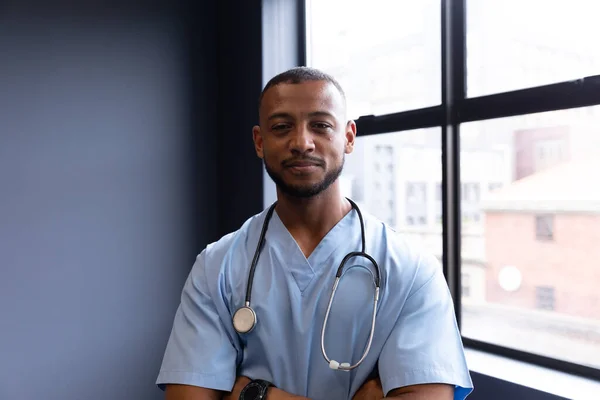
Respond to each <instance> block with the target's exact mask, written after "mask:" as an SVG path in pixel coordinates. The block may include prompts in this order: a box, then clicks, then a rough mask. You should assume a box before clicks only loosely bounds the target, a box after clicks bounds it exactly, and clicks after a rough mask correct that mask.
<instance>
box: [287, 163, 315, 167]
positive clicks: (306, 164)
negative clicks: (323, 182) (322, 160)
mask: <svg viewBox="0 0 600 400" xmlns="http://www.w3.org/2000/svg"><path fill="white" fill-rule="evenodd" d="M286 166H287V167H288V168H305V167H316V166H318V165H317V164H316V163H312V162H294V163H290V164H288V165H286Z"/></svg>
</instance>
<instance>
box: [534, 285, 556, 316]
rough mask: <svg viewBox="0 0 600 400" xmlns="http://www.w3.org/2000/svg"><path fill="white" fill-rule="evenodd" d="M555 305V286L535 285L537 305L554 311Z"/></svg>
mask: <svg viewBox="0 0 600 400" xmlns="http://www.w3.org/2000/svg"><path fill="white" fill-rule="evenodd" d="M554 306H555V299H554V287H552V286H536V287H535V307H536V308H538V309H540V310H550V311H553V310H554Z"/></svg>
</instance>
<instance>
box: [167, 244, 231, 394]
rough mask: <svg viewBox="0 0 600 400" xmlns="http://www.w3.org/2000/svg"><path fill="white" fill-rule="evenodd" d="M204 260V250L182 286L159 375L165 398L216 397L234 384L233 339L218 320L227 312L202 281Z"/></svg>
mask: <svg viewBox="0 0 600 400" xmlns="http://www.w3.org/2000/svg"><path fill="white" fill-rule="evenodd" d="M206 258H207V256H206V251H203V252H202V253H201V254H200V255H199V256H198V257H197V259H196V262H195V264H194V266H193V267H192V270H191V272H190V274H189V276H188V279H187V280H186V282H185V285H184V288H183V291H182V294H181V303H180V305H179V307H178V309H177V312H176V314H175V319H174V322H173V328H172V330H171V335H170V337H169V340H168V343H167V347H166V350H165V355H164V357H163V361H162V365H161V367H160V372H159V374H158V378H157V382H156V383H157V384H158V386H159V388H161V389H163V390H165V392H166V396H167V397H166V398H167V399H168V400H211V399H214V398H218V399H220V398H221V396H222V393H223V392H229V391H230V390H231V389H232V388H233V385H234V383H235V375H236V368H237V356H238V353H237V346H238V344H237V342H235V340H236V335H235V331H234V329H233V326H232V323H231V320H230V319H227V318H222V317H221V316H222V315H225V314H226V313H227V311H226V306H225V304H224V302H223V299H222V296H221V294H220V293H219V292H216V293H215V292H211V290H209V288H210V287H211V285H212V288H213V290H214V288H215V287H217V285H216V282H211V284H209V283H208V282H207V275H206V271H205V264H206V263H207V262H210V261H207V260H206ZM217 290H218V289H217ZM167 386H168V387H169V388H168V390H166V388H167Z"/></svg>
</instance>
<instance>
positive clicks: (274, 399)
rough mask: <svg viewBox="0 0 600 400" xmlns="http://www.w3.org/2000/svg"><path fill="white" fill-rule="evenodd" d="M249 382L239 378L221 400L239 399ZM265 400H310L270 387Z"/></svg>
mask: <svg viewBox="0 0 600 400" xmlns="http://www.w3.org/2000/svg"><path fill="white" fill-rule="evenodd" d="M249 382H250V378H247V377H245V376H239V377H238V378H237V379H236V381H235V385H234V386H233V390H232V391H231V392H230V393H228V394H226V395H225V397H223V400H238V399H239V397H240V393H241V392H242V389H243V388H244V386H246V385H247V384H248V383H249ZM208 399H209V398H207V400H208ZM177 400H179V399H177ZM182 400H183V399H182ZM190 400H195V399H190ZM211 400H212V399H211ZM267 400H310V399H308V398H307V397H302V396H296V395H293V394H290V393H287V392H284V391H283V390H281V389H278V388H273V387H272V388H270V389H269V391H268V392H267Z"/></svg>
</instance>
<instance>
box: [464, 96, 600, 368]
mask: <svg viewBox="0 0 600 400" xmlns="http://www.w3.org/2000/svg"><path fill="white" fill-rule="evenodd" d="M591 108H593V109H594V112H587V111H588V110H581V109H569V110H560V111H553V112H546V113H538V114H536V115H533V116H532V115H528V116H517V117H509V118H502V119H493V120H487V121H482V122H471V123H467V124H465V125H471V126H470V127H469V129H471V130H472V129H475V130H477V129H481V130H485V131H486V132H487V134H488V135H489V142H488V144H487V148H498V147H501V148H505V149H506V150H507V151H508V152H509V153H510V154H512V155H513V157H507V158H506V159H505V160H506V162H505V163H504V164H502V165H500V168H489V165H487V164H486V163H485V162H481V163H480V164H477V166H474V165H472V166H469V168H475V169H476V171H477V172H478V173H479V172H481V174H482V175H483V176H486V177H487V179H488V180H489V181H492V182H498V181H500V180H501V178H502V177H513V178H512V179H508V180H507V181H504V182H503V185H502V187H501V188H498V189H496V190H494V191H491V192H488V193H487V194H486V195H485V196H482V197H481V198H480V199H478V207H479V209H480V210H481V212H482V215H483V216H484V219H485V221H486V223H485V225H482V226H481V229H480V230H478V231H476V230H475V231H474V230H469V231H467V230H465V229H466V228H465V227H463V238H462V242H463V246H462V249H461V251H462V258H463V260H467V259H468V260H470V261H472V260H473V259H474V255H478V257H479V261H481V263H480V265H481V266H480V269H481V271H482V272H483V273H484V274H485V281H483V282H481V285H482V286H481V287H480V288H477V289H476V288H475V287H474V286H473V285H472V286H471V291H473V290H478V291H484V292H485V293H484V296H483V298H484V302H482V303H480V304H471V303H465V302H463V304H462V316H463V317H462V332H463V335H464V336H465V337H467V338H473V339H477V340H480V341H485V342H490V343H494V344H498V345H502V346H506V347H510V348H514V349H518V350H523V351H527V352H532V353H536V354H541V355H544V356H549V357H552V358H555V359H559V360H565V361H569V362H573V363H578V364H583V365H589V366H594V367H596V368H600V358H598V350H597V349H598V348H600V335H590V334H589V329H590V326H593V327H594V328H591V329H597V330H598V332H600V308H599V307H598V304H600V291H599V290H598V289H597V287H596V285H595V284H594V285H591V284H589V280H590V279H593V280H594V281H597V279H598V277H600V264H599V263H598V260H600V247H599V246H598V245H597V243H599V242H600V208H599V207H598V204H600V190H599V189H598V185H595V184H594V185H591V184H590V179H591V177H592V176H596V175H597V171H600V146H599V144H600V138H599V136H600V129H599V128H598V126H600V117H598V116H597V115H598V113H597V111H598V109H599V108H600V107H598V106H595V107H591ZM582 111H586V112H582ZM582 115H587V117H583V116H582ZM531 117H535V118H531ZM529 120H535V121H537V123H538V124H539V125H538V127H535V126H528V128H527V129H523V126H524V125H526V124H528V121H529ZM553 126H556V127H559V129H553ZM565 127H567V128H568V129H566V130H565ZM523 132H525V133H523ZM560 132H569V135H562V134H561V133H560ZM561 135H562V136H564V137H562V138H561V139H560V142H561V143H562V144H561V145H560V146H563V147H564V148H569V149H570V161H565V162H562V163H560V164H557V165H555V166H553V167H550V168H547V169H542V170H536V169H535V168H530V167H532V166H534V165H535V162H536V161H535V159H536V148H538V147H536V144H539V143H540V140H542V139H541V138H547V137H554V138H556V137H558V136H561ZM551 140H552V141H548V142H546V143H551V145H550V146H549V147H548V148H553V149H555V148H557V147H559V146H558V144H557V143H559V141H557V140H556V139H551ZM480 151H481V152H482V153H485V152H486V151H487V150H486V148H485V147H482V148H481V150H480ZM546 154H548V153H546ZM483 160H485V158H484V159H483ZM511 160H512V161H511ZM476 171H470V170H469V169H467V166H464V167H463V168H462V170H461V176H462V175H464V176H469V177H472V175H473V174H475V173H476ZM494 175H495V176H494ZM468 184H469V183H468V182H464V179H463V183H462V185H463V186H464V185H468ZM496 185H497V184H495V183H494V186H496ZM498 186H499V185H498ZM468 190H469V189H468ZM468 190H467V191H468ZM474 198H475V197H473V198H469V195H465V196H463V204H464V206H465V207H463V210H464V209H465V208H468V206H470V204H468V201H469V200H472V199H474ZM557 229H560V231H557ZM563 231H564V232H565V234H564V235H561V234H560V233H561V232H563ZM592 238H593V239H592ZM590 239H591V240H590ZM548 243H551V244H552V246H549V245H548ZM464 262H465V261H463V263H464ZM506 265H511V266H514V267H515V268H516V269H518V270H519V271H520V273H521V276H522V283H521V285H520V287H519V289H517V290H514V291H511V290H506V289H503V285H504V283H502V282H501V276H502V273H501V271H502V270H503V267H504V266H506ZM592 277H596V278H592ZM501 283H502V284H501ZM561 299H564V301H561ZM548 310H552V311H553V316H552V317H551V319H548V318H550V317H548V316H547V314H546V312H547V311H548ZM483 319H485V320H486V321H494V326H496V327H497V329H493V330H490V329H487V328H486V327H485V326H486V324H485V323H484V322H483V321H484V320H483ZM524 320H527V321H529V322H528V323H523V321H524Z"/></svg>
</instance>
